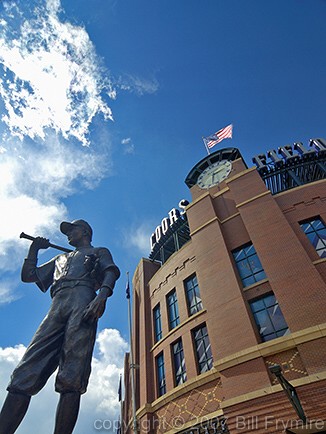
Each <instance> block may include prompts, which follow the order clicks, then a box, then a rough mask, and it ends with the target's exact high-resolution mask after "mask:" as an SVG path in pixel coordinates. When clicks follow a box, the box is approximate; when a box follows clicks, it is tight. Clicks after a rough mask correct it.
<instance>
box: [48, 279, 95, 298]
mask: <svg viewBox="0 0 326 434" xmlns="http://www.w3.org/2000/svg"><path fill="white" fill-rule="evenodd" d="M80 285H82V286H86V287H88V288H89V289H91V290H92V291H93V292H95V289H94V280H92V279H71V280H66V279H65V280H63V281H58V282H55V283H54V284H53V285H52V286H51V297H52V298H53V297H54V296H55V294H57V293H58V292H59V291H61V290H63V289H65V288H74V287H75V286H80Z"/></svg>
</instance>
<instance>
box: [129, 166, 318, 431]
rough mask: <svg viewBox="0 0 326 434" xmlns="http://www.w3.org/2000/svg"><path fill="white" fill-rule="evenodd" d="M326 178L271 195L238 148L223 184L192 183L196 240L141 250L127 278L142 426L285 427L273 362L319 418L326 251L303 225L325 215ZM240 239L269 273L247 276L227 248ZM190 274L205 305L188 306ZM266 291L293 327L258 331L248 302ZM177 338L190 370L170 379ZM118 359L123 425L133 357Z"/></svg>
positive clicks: (288, 415) (285, 408) (292, 416)
mask: <svg viewBox="0 0 326 434" xmlns="http://www.w3.org/2000/svg"><path fill="white" fill-rule="evenodd" d="M325 186H326V181H318V182H313V183H310V184H306V185H303V186H300V187H297V188H293V189H290V190H287V191H285V192H282V193H279V194H276V195H272V194H271V192H270V191H268V190H267V188H266V186H265V184H264V182H263V181H262V179H261V177H260V176H259V173H258V172H257V170H256V169H254V168H249V169H247V167H246V165H245V164H244V162H243V161H242V159H241V158H240V159H237V160H236V161H234V162H233V171H232V172H231V174H230V175H229V176H228V178H227V179H226V180H225V181H223V182H222V183H221V184H219V185H217V186H214V187H212V188H210V189H209V190H202V189H200V188H199V187H198V186H197V185H194V186H193V187H192V188H191V194H192V198H193V202H192V203H190V204H189V206H188V207H187V218H188V222H189V227H190V232H191V240H190V241H189V242H188V243H186V244H185V245H184V246H183V247H182V248H181V249H180V250H179V251H178V252H176V253H174V254H173V255H172V256H171V257H170V258H169V259H168V260H167V262H165V263H164V264H163V265H161V264H159V263H156V262H153V261H150V260H147V259H142V260H141V261H140V263H139V265H138V267H137V269H136V271H135V274H134V278H133V319H134V320H133V331H134V355H135V363H136V364H138V365H139V368H138V369H137V370H136V390H137V394H136V408H137V420H138V427H139V432H140V433H147V432H151V433H155V434H156V433H157V434H161V433H177V432H180V433H181V432H190V431H189V430H190V429H191V428H192V427H195V426H199V425H200V424H203V423H205V421H207V420H209V419H212V420H213V419H214V418H215V419H216V420H218V419H219V418H220V419H222V418H226V420H227V426H228V430H229V432H230V433H232V434H233V433H238V432H239V433H249V432H250V433H251V432H257V434H259V433H263V432H264V433H265V432H268V433H276V432H277V433H279V432H286V429H287V428H291V427H290V423H292V425H293V424H294V421H296V420H297V419H298V417H297V415H296V413H295V411H294V409H293V408H292V406H291V403H290V401H289V400H288V398H287V397H286V395H285V393H284V392H283V391H282V389H281V386H280V385H279V384H278V382H277V381H276V378H275V376H273V375H272V374H271V373H270V370H269V367H270V366H272V365H274V364H279V365H280V366H281V367H282V369H283V374H284V376H285V377H286V378H287V380H289V381H291V383H293V384H294V385H295V387H296V389H297V392H298V395H299V397H300V400H301V403H302V405H303V408H304V410H305V413H306V416H307V417H308V419H309V420H312V419H316V420H318V421H322V420H324V419H326V416H325V415H326V408H325V402H326V315H325V312H326V283H325V282H326V259H320V257H319V256H318V254H317V252H316V250H315V249H314V247H313V246H312V244H311V243H310V242H309V240H308V239H307V237H306V235H305V234H304V233H303V231H302V229H301V227H300V225H299V223H300V222H302V221H304V220H306V219H309V218H313V217H316V216H320V218H321V219H322V220H323V221H324V222H326V207H325V201H326V188H325ZM247 243H252V244H253V246H254V248H255V250H256V252H257V255H258V257H259V259H260V262H261V265H262V268H263V270H264V272H265V274H266V278H263V279H260V280H258V281H257V282H256V283H255V284H252V285H250V286H248V287H243V284H242V281H241V279H240V276H239V273H238V270H237V267H236V264H235V260H234V258H233V254H232V251H233V250H234V249H238V248H240V247H241V246H244V245H246V244H247ZM194 275H195V276H196V278H197V281H198V286H199V289H200V298H201V300H202V309H201V310H199V311H198V312H197V313H195V314H193V315H190V314H189V311H188V308H187V302H186V293H185V280H186V279H187V278H189V277H190V276H194ZM173 290H175V291H176V297H177V303H178V309H179V319H180V322H179V324H178V325H177V326H176V327H175V328H173V329H172V330H170V328H169V319H168V311H167V295H168V294H169V293H171V291H173ZM267 294H274V295H275V297H276V299H277V301H278V305H279V308H280V310H281V312H282V314H283V317H284V320H285V321H286V324H287V326H288V327H289V332H288V333H286V334H285V335H284V336H280V337H277V338H275V339H272V340H268V341H266V342H262V338H261V336H260V334H259V330H258V326H257V324H256V322H255V319H254V316H253V314H252V312H251V309H250V302H252V301H253V300H256V299H258V298H260V297H262V296H264V295H267ZM158 304H159V305H160V312H161V325H162V335H163V337H162V339H160V340H159V341H158V342H155V336H154V327H153V309H154V308H155V306H158ZM202 325H206V327H207V331H208V336H209V341H210V344H211V351H212V356H213V361H214V364H213V366H212V369H210V370H208V371H207V372H205V373H202V374H200V373H199V371H198V364H197V361H196V354H195V353H196V350H195V347H194V341H193V331H194V330H196V328H197V327H198V326H202ZM180 338H181V339H182V344H183V353H184V362H185V369H186V374H187V380H186V381H185V382H184V383H183V384H181V385H178V386H176V384H175V381H176V380H175V375H174V368H175V367H174V363H173V354H172V345H173V344H174V343H175V342H176V341H177V340H178V339H180ZM162 354H163V357H164V367H165V385H166V391H165V393H164V394H163V395H162V396H159V391H158V377H157V375H158V373H157V369H156V360H157V357H158V356H159V355H162ZM125 367H126V372H125V385H126V391H127V392H126V393H127V394H126V398H125V403H124V423H125V427H126V428H125V433H128V434H129V433H132V432H133V431H132V426H131V419H132V411H131V410H132V406H131V393H130V378H129V372H128V361H127V362H126V366H125ZM292 428H293V426H292ZM187 430H188V431H187ZM198 432H201V431H198ZM202 432H204V431H202ZM208 432H218V431H213V430H211V431H208ZM219 432H222V431H219ZM289 432H291V431H289ZM293 432H296V431H293ZM310 432H317V431H313V430H312V431H310Z"/></svg>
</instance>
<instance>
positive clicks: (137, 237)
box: [124, 222, 154, 256]
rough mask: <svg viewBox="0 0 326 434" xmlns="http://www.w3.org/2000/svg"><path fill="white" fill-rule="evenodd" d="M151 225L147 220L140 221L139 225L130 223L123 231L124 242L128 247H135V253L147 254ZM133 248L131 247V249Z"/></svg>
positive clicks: (151, 230)
mask: <svg viewBox="0 0 326 434" xmlns="http://www.w3.org/2000/svg"><path fill="white" fill-rule="evenodd" d="M153 227H154V226H153V225H152V224H151V223H149V222H145V223H141V224H140V225H139V226H135V225H132V226H131V227H130V228H129V229H128V230H127V231H126V232H125V233H124V244H125V246H126V247H128V248H129V249H130V247H134V248H135V249H136V251H135V254H136V255H137V256H139V254H141V255H143V256H148V253H149V251H150V236H151V234H152V232H153ZM131 250H133V249H131Z"/></svg>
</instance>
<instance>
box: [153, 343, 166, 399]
mask: <svg viewBox="0 0 326 434" xmlns="http://www.w3.org/2000/svg"><path fill="white" fill-rule="evenodd" d="M160 362H161V363H160ZM155 367H156V387H157V396H158V397H160V396H163V395H165V394H166V374H165V361H164V353H163V351H161V352H160V353H159V354H158V355H157V356H156V357H155ZM161 372H162V373H163V376H162V377H161V375H160V373H161ZM161 383H162V384H161Z"/></svg>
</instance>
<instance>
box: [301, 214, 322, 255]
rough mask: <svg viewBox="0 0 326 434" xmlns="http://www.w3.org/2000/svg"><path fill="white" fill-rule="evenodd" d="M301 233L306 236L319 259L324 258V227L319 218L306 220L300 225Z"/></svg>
mask: <svg viewBox="0 0 326 434" xmlns="http://www.w3.org/2000/svg"><path fill="white" fill-rule="evenodd" d="M300 226H301V228H302V230H303V232H304V233H305V234H306V235H307V237H308V239H309V241H310V242H311V244H312V245H313V246H314V248H315V249H316V252H317V253H318V255H319V256H320V257H321V258H326V226H325V223H324V222H323V221H322V220H321V219H320V218H319V217H315V218H314V219H311V220H307V221H305V222H303V223H301V224H300Z"/></svg>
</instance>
